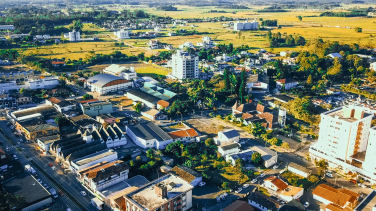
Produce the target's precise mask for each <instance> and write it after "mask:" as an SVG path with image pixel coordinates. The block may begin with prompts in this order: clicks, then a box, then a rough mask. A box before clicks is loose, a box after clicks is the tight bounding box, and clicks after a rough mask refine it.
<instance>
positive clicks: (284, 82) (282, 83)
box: [276, 78, 298, 90]
mask: <svg viewBox="0 0 376 211" xmlns="http://www.w3.org/2000/svg"><path fill="white" fill-rule="evenodd" d="M276 83H277V88H278V89H279V90H281V89H282V88H283V87H284V88H285V90H289V89H291V88H294V87H295V86H297V85H298V81H296V80H294V79H291V78H284V79H281V80H278V81H276Z"/></svg>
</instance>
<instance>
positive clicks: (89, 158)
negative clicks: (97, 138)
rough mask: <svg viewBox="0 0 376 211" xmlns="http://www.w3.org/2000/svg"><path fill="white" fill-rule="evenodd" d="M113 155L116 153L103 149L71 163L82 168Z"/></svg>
mask: <svg viewBox="0 0 376 211" xmlns="http://www.w3.org/2000/svg"><path fill="white" fill-rule="evenodd" d="M113 154H116V152H115V151H113V150H110V149H105V150H102V151H99V152H96V153H93V154H90V155H87V156H85V157H82V158H79V159H77V160H74V161H73V163H75V164H76V165H77V166H83V165H85V164H88V163H91V162H93V161H96V160H99V159H101V158H104V157H107V156H110V155H113Z"/></svg>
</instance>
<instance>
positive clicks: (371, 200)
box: [354, 190, 376, 211]
mask: <svg viewBox="0 0 376 211" xmlns="http://www.w3.org/2000/svg"><path fill="white" fill-rule="evenodd" d="M375 206H376V191H375V190H373V191H372V192H371V193H370V194H368V195H367V197H366V198H365V199H364V200H363V201H362V202H361V203H360V204H359V205H358V206H357V207H356V208H355V209H354V211H372V208H373V207H375Z"/></svg>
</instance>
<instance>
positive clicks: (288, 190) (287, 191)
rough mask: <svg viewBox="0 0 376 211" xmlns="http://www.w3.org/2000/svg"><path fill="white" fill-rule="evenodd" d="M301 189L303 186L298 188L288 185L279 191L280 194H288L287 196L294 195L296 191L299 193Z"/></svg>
mask: <svg viewBox="0 0 376 211" xmlns="http://www.w3.org/2000/svg"><path fill="white" fill-rule="evenodd" d="M303 189H304V188H299V187H295V186H291V185H289V186H288V187H287V188H286V189H285V190H284V191H282V192H281V194H280V195H282V196H288V197H290V196H295V195H296V194H297V193H299V192H300V191H302V190H303Z"/></svg>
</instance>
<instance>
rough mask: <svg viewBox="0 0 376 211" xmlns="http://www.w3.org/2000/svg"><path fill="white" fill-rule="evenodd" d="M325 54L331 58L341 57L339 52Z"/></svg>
mask: <svg viewBox="0 0 376 211" xmlns="http://www.w3.org/2000/svg"><path fill="white" fill-rule="evenodd" d="M327 56H328V57H330V58H331V59H334V58H338V59H341V58H342V55H341V54H339V53H331V54H328V55H327Z"/></svg>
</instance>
